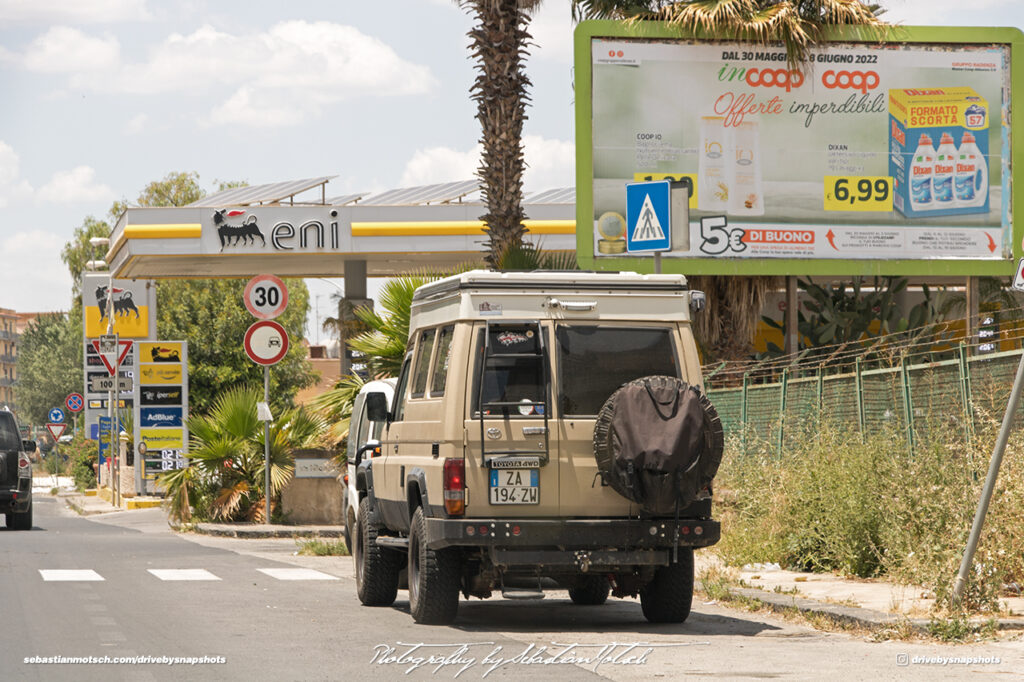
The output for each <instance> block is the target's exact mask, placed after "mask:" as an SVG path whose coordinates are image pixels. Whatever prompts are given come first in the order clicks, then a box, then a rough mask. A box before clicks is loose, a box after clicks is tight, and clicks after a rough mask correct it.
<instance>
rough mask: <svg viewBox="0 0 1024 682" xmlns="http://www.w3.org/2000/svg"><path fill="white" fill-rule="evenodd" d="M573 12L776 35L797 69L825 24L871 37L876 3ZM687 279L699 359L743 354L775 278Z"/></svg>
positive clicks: (838, 0) (741, 37)
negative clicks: (695, 295)
mask: <svg viewBox="0 0 1024 682" xmlns="http://www.w3.org/2000/svg"><path fill="white" fill-rule="evenodd" d="M572 10H573V18H574V19H576V20H580V19H618V20H625V21H630V22H632V21H640V20H651V21H659V22H663V23H664V24H666V25H668V26H670V27H673V28H675V29H677V30H678V31H679V33H680V34H682V35H705V36H706V35H718V36H728V37H729V38H732V39H735V40H737V41H738V42H755V43H767V42H781V43H782V44H783V45H784V46H785V48H786V55H787V57H788V60H789V63H790V65H791V67H792V68H795V69H800V70H803V68H804V67H805V66H806V64H807V61H806V58H807V55H808V50H809V49H810V47H811V46H813V45H814V44H815V43H817V42H819V41H820V40H821V39H822V37H823V36H824V34H825V30H826V28H827V27H828V26H836V25H849V26H858V27H862V28H864V29H866V30H865V32H864V35H865V37H867V38H870V39H878V38H881V37H882V35H883V27H884V23H883V22H882V21H881V20H880V19H879V18H878V15H879V14H881V13H882V11H883V10H881V9H880V8H879V6H878V5H874V4H867V3H864V2H862V0H680V1H671V0H624V1H623V0H573V3H572ZM690 284H691V286H692V287H693V288H695V289H700V290H702V291H704V292H705V293H706V294H707V310H706V311H705V313H704V314H702V315H701V316H699V317H698V318H697V319H696V322H695V324H696V329H695V334H696V336H697V338H698V339H699V342H700V345H701V350H702V351H703V355H704V359H705V361H711V360H739V359H745V358H747V357H749V355H750V343H751V340H752V339H753V335H754V331H755V329H756V326H757V321H758V319H759V317H760V314H761V309H762V308H763V306H764V302H765V300H766V298H767V296H768V293H769V292H771V291H772V290H773V289H777V288H779V287H780V286H781V284H782V279H781V278H780V277H763V276H749V277H745V276H733V277H727V276H698V277H692V278H690Z"/></svg>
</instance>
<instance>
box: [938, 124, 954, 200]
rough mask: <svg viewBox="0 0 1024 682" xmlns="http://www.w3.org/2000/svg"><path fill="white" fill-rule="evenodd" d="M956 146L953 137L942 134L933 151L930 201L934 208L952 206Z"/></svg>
mask: <svg viewBox="0 0 1024 682" xmlns="http://www.w3.org/2000/svg"><path fill="white" fill-rule="evenodd" d="M956 156H957V153H956V145H955V144H953V136H952V135H950V134H949V133H942V137H941V138H940V139H939V148H938V149H936V150H935V173H934V174H933V175H932V201H933V202H934V203H933V206H934V207H935V208H937V209H938V208H950V207H952V206H954V205H955V204H954V201H955V196H954V194H953V176H954V175H955V168H956Z"/></svg>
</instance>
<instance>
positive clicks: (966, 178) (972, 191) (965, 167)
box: [953, 130, 988, 208]
mask: <svg viewBox="0 0 1024 682" xmlns="http://www.w3.org/2000/svg"><path fill="white" fill-rule="evenodd" d="M953 185H954V188H953V189H954V192H955V193H956V204H957V206H963V207H965V208H966V207H972V206H983V205H984V204H985V198H986V194H987V192H988V162H987V161H986V160H985V158H984V157H983V156H982V154H981V150H980V149H978V146H977V145H976V144H975V143H974V134H973V133H971V131H969V130H967V131H964V135H963V138H962V139H961V140H960V150H959V152H958V153H957V155H956V172H955V175H954V177H953Z"/></svg>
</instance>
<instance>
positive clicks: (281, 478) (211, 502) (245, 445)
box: [158, 387, 327, 522]
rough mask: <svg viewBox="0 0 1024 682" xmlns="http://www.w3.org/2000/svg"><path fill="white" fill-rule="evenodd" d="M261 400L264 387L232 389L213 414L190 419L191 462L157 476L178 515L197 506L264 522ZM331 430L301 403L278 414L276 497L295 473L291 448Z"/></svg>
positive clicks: (182, 517)
mask: <svg viewBox="0 0 1024 682" xmlns="http://www.w3.org/2000/svg"><path fill="white" fill-rule="evenodd" d="M261 399H262V391H258V390H256V389H253V388H249V387H236V388H232V389H231V390H229V391H226V392H225V393H222V394H221V395H220V396H219V397H218V398H217V400H216V402H215V403H214V405H213V409H212V410H211V411H210V413H209V414H208V415H205V416H202V415H195V416H192V417H190V418H189V420H188V428H189V435H190V440H191V447H190V452H189V460H190V462H189V465H188V466H187V467H185V468H183V469H177V470H173V471H168V472H165V473H163V474H161V475H160V476H159V477H158V482H159V483H160V485H162V486H164V489H165V490H167V497H168V501H169V506H170V515H171V516H172V517H173V518H175V519H177V520H178V521H182V522H187V521H189V520H190V519H191V515H192V508H193V507H195V508H197V509H200V510H201V512H202V515H206V514H209V515H210V516H211V517H213V518H215V519H221V520H229V521H230V520H241V519H245V520H249V521H261V520H263V514H264V510H265V507H266V505H265V503H264V496H265V495H266V491H265V490H264V480H265V478H264V471H265V469H266V467H265V462H264V446H263V443H264V430H263V425H262V423H261V422H260V420H259V418H258V417H257V414H256V403H257V401H259V400H261ZM326 428H327V422H326V420H325V419H324V418H323V417H322V416H320V415H318V414H314V413H311V412H309V411H308V410H306V409H305V408H302V407H298V408H293V409H290V410H286V411H285V412H284V413H282V414H280V415H278V416H277V418H276V419H275V420H274V422H273V423H272V424H271V427H270V495H271V500H274V498H276V497H278V496H279V495H280V493H281V490H282V489H283V488H284V486H285V485H286V484H287V483H288V481H290V480H291V478H292V475H293V473H294V471H295V465H294V463H293V460H292V456H291V452H290V451H291V450H292V449H294V448H302V447H309V446H310V445H312V444H314V443H315V442H316V440H317V439H318V438H319V437H320V436H321V434H322V433H323V432H324V431H325V430H326Z"/></svg>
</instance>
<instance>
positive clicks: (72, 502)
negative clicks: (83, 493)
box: [58, 495, 120, 516]
mask: <svg viewBox="0 0 1024 682" xmlns="http://www.w3.org/2000/svg"><path fill="white" fill-rule="evenodd" d="M58 499H62V500H64V504H66V505H67V506H69V507H71V509H72V510H74V511H75V512H77V513H78V514H79V515H80V516H95V515H96V514H109V513H110V512H114V511H120V510H118V509H114V508H110V509H89V508H87V507H86V506H85V505H83V504H80V503H79V502H78V500H77V499H75V497H72V496H68V497H63V496H60V495H58Z"/></svg>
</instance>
